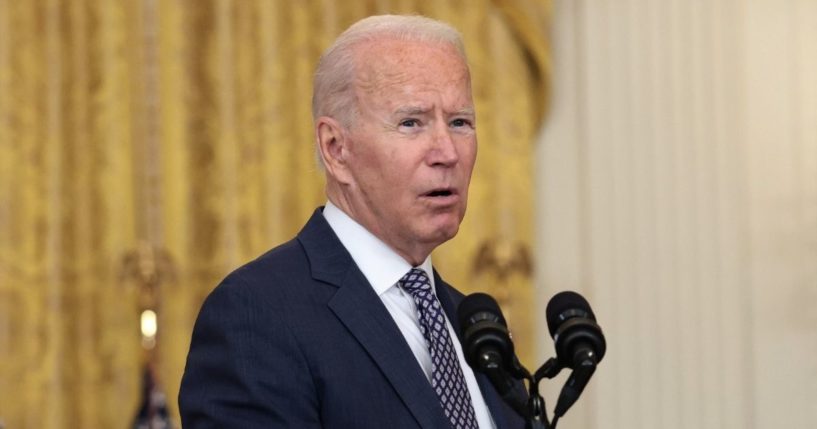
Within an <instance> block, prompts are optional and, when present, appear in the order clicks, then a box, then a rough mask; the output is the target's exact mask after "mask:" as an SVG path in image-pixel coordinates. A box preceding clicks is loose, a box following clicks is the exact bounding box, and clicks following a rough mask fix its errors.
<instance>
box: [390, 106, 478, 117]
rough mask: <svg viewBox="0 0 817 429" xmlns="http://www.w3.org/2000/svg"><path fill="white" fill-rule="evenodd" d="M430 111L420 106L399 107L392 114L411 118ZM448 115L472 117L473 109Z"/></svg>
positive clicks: (468, 108)
mask: <svg viewBox="0 0 817 429" xmlns="http://www.w3.org/2000/svg"><path fill="white" fill-rule="evenodd" d="M430 111H431V109H430V108H424V107H420V106H405V107H400V108H398V109H397V110H395V111H394V114H395V115H397V116H401V115H409V116H411V115H422V114H426V113H428V112H430ZM450 115H451V116H460V115H463V116H474V115H475V113H474V108H472V107H466V108H464V109H460V110H457V111H455V112H451V113H450Z"/></svg>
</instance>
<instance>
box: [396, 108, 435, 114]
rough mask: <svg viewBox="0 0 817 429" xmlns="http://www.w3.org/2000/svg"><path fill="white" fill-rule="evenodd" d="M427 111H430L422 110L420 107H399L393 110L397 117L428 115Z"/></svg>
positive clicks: (427, 109)
mask: <svg viewBox="0 0 817 429" xmlns="http://www.w3.org/2000/svg"><path fill="white" fill-rule="evenodd" d="M429 111H431V109H429V108H423V107H420V106H404V107H400V108H398V109H397V110H395V111H394V114H395V115H399V116H401V115H421V114H424V113H428V112H429Z"/></svg>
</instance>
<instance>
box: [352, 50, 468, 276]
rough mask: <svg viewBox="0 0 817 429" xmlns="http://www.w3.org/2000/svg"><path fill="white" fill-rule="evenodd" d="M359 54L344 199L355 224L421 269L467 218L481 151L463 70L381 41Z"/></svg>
mask: <svg viewBox="0 0 817 429" xmlns="http://www.w3.org/2000/svg"><path fill="white" fill-rule="evenodd" d="M358 54H359V56H358V58H357V64H358V72H357V74H356V81H355V85H354V87H355V95H356V97H357V106H358V112H357V113H358V114H357V116H356V118H355V119H354V120H353V123H352V125H351V126H350V127H349V130H348V135H347V136H348V141H349V145H348V149H349V151H348V153H347V162H348V168H349V169H348V171H349V175H350V177H351V180H350V182H351V183H350V184H349V186H347V192H346V198H347V201H348V202H349V206H350V209H351V211H352V212H353V213H351V214H352V216H353V217H354V218H355V219H356V220H357V221H358V222H360V223H362V224H363V225H364V226H365V227H366V228H367V229H369V230H370V231H371V232H372V233H374V234H375V235H376V236H378V237H379V238H380V239H382V240H383V241H385V242H386V243H387V244H389V245H390V246H391V247H393V248H394V249H395V250H397V252H398V253H400V254H401V255H402V256H403V257H404V258H406V259H408V260H409V262H411V263H413V264H418V263H420V262H422V259H424V258H425V255H427V254H428V253H429V252H431V250H433V249H434V248H435V247H436V246H438V245H439V244H441V243H443V242H445V241H447V240H449V239H451V238H452V237H454V235H456V233H457V230H458V229H459V224H460V222H461V221H462V218H463V216H464V215H465V207H466V202H467V197H468V184H469V182H470V180H471V171H472V170H473V167H474V162H475V160H476V153H477V138H476V130H475V117H474V107H473V101H472V100H471V86H470V85H471V84H470V76H469V72H468V68H467V66H466V64H465V63H464V61H463V60H462V58H461V57H460V56H459V55H457V53H456V51H455V50H454V48H453V47H451V46H447V45H442V44H430V43H420V42H405V41H396V40H382V41H378V42H375V43H373V44H369V45H367V47H366V48H364V49H361V50H360V51H358ZM418 258H419V259H420V260H419V261H418V260H417V259H418Z"/></svg>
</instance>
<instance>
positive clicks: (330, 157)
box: [315, 116, 351, 184]
mask: <svg viewBox="0 0 817 429" xmlns="http://www.w3.org/2000/svg"><path fill="white" fill-rule="evenodd" d="M315 138H316V139H317V143H318V151H319V152H320V156H321V159H322V160H323V165H324V168H325V169H326V174H328V175H329V176H331V177H332V178H333V179H334V180H336V181H337V182H339V183H342V184H348V183H349V182H350V180H351V176H350V175H349V166H348V164H347V162H348V155H349V149H350V148H349V144H350V143H351V141H350V140H349V138H348V135H347V132H346V128H345V127H344V126H343V125H341V123H340V122H338V121H337V120H336V119H335V118H330V117H328V116H321V117H320V118H318V120H317V121H316V122H315Z"/></svg>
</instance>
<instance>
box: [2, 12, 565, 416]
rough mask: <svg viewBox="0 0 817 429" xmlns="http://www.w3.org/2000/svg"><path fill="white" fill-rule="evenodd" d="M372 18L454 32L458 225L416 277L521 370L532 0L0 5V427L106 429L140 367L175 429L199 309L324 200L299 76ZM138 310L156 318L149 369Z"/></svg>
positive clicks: (544, 63)
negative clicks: (460, 305)
mask: <svg viewBox="0 0 817 429" xmlns="http://www.w3.org/2000/svg"><path fill="white" fill-rule="evenodd" d="M376 13H421V14H425V15H428V16H431V17H435V18H438V19H442V20H445V21H448V22H450V23H451V24H453V25H454V26H456V27H457V28H459V29H460V30H461V32H462V33H463V36H464V38H465V42H466V48H467V50H468V55H469V61H470V63H471V66H472V73H473V86H474V97H475V101H476V104H477V113H478V125H477V127H478V138H479V155H478V161H477V167H476V171H475V175H474V179H473V182H472V183H473V184H472V191H471V195H470V201H469V208H468V214H467V216H466V221H465V222H464V223H463V225H462V227H461V230H460V234H459V235H458V237H457V238H456V239H454V240H452V242H450V243H447V244H445V245H443V246H442V247H441V248H440V249H438V250H437V251H436V253H435V255H434V259H435V265H437V266H438V267H440V270H441V273H442V275H443V276H444V277H445V278H446V279H447V280H449V281H451V282H452V283H454V284H456V285H458V286H459V287H460V288H461V289H462V290H464V291H466V292H472V291H476V290H482V291H487V292H489V293H492V294H494V295H495V296H497V297H498V298H499V299H500V301H501V303H502V306H503V309H505V312H506V314H507V315H508V318H509V321H510V323H511V327H512V329H513V330H514V332H515V334H516V337H517V338H523V340H518V341H517V344H518V348H519V349H520V357H521V358H522V359H523V361H526V362H531V361H530V359H531V358H532V357H533V344H534V343H533V341H534V339H533V338H532V334H531V335H526V332H528V331H530V329H531V326H532V325H531V323H532V320H533V319H532V314H533V313H532V308H531V306H532V304H531V297H532V296H533V295H532V285H531V276H530V251H531V244H532V236H533V225H532V212H533V203H532V186H533V165H532V164H531V162H532V161H531V160H532V158H533V157H532V154H533V139H534V136H535V134H536V132H537V130H538V128H539V126H540V123H541V119H542V115H543V112H544V111H545V110H546V98H547V81H548V67H549V66H548V58H547V55H548V51H547V40H546V34H547V28H546V24H547V18H548V14H549V2H548V1H547V0H541V1H532V0H524V1H511V0H503V1H499V0H494V1H490V0H469V1H465V0H459V1H457V0H447V1H419V0H379V1H363V0H360V1H348V2H342V3H341V2H336V1H333V0H312V1H303V2H290V1H283V0H280V1H261V0H257V1H237V0H175V1H160V0H141V1H132V2H111V1H108V0H72V1H70V2H61V1H58V0H36V1H13V0H0V421H3V422H4V423H5V424H6V425H7V427H9V428H38V429H39V428H46V429H50V428H63V427H64V428H73V427H88V428H112V427H124V426H127V425H129V424H130V422H131V419H132V416H133V415H134V413H135V411H136V408H137V406H138V401H139V395H140V382H141V367H142V365H143V364H144V362H145V359H147V358H148V356H151V357H152V359H154V360H155V364H156V368H157V369H158V378H159V381H160V382H161V383H162V389H163V390H164V392H166V394H167V396H168V398H169V399H168V402H169V403H170V409H171V411H172V413H174V415H177V410H176V401H175V398H176V395H177V393H178V386H179V382H180V377H181V374H182V372H183V370H184V360H185V357H186V353H187V347H188V345H189V338H190V333H191V331H192V325H193V322H194V320H195V317H196V314H197V312H198V309H199V307H200V305H201V302H202V301H203V299H204V297H205V296H206V295H207V294H208V293H209V291H210V290H212V288H213V287H215V285H216V284H217V283H218V281H219V280H220V279H221V278H222V277H223V276H224V275H226V274H227V273H228V272H229V271H230V270H232V269H234V268H236V267H237V266H238V265H240V264H241V263H243V262H245V261H247V260H249V259H252V258H254V257H255V256H257V255H259V254H260V253H262V252H264V251H265V250H267V249H268V248H270V247H271V246H273V245H275V244H277V243H281V242H282V241H284V240H287V239H288V238H290V237H292V236H293V235H294V234H296V233H297V231H298V230H299V229H300V227H301V226H302V223H303V222H304V221H305V220H306V219H307V218H308V216H309V215H310V214H311V212H312V211H313V210H314V208H315V207H316V206H318V205H321V204H323V202H324V201H325V195H324V191H323V176H322V172H321V171H320V169H319V168H318V167H317V164H316V161H315V152H314V149H313V139H314V137H313V131H312V120H311V112H310V94H311V81H312V72H313V69H314V66H315V62H316V61H317V58H318V56H319V55H320V53H321V52H322V50H323V49H324V48H325V47H326V46H327V45H328V44H329V43H331V41H332V40H333V39H334V37H336V36H337V35H338V34H339V33H340V32H341V31H342V30H343V29H344V28H346V27H347V26H348V25H350V24H351V23H353V22H354V21H356V20H358V19H360V18H362V17H364V16H367V15H370V14H376ZM146 284H150V285H154V286H155V294H154V295H151V294H150V293H148V292H146V290H147V289H145V285H146ZM145 307H155V308H156V309H157V310H158V313H159V337H158V342H157V344H158V345H157V347H156V348H155V349H154V350H152V351H151V352H150V353H148V352H146V351H144V350H143V349H142V346H141V343H140V341H141V340H140V332H139V313H140V309H142V308H145Z"/></svg>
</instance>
